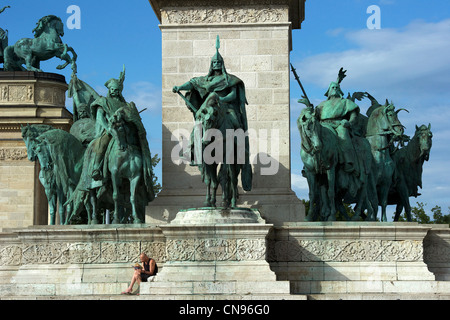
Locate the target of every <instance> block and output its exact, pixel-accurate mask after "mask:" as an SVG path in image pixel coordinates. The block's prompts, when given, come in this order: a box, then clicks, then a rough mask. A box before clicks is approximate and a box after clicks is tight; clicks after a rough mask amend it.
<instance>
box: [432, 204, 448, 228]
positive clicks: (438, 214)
mask: <svg viewBox="0 0 450 320" xmlns="http://www.w3.org/2000/svg"><path fill="white" fill-rule="evenodd" d="M449 211H450V207H449ZM431 212H432V213H433V220H434V221H433V223H436V224H450V214H446V215H443V214H442V209H441V207H440V206H435V207H434V208H433V209H431Z"/></svg>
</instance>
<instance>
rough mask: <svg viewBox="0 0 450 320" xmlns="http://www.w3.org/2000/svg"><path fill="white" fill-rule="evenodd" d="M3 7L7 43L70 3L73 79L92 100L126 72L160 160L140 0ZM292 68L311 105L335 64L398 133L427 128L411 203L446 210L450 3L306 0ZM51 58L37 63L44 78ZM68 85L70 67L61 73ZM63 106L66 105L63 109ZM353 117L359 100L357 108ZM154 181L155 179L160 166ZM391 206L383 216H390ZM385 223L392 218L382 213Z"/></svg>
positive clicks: (294, 111) (155, 61)
mask: <svg viewBox="0 0 450 320" xmlns="http://www.w3.org/2000/svg"><path fill="white" fill-rule="evenodd" d="M4 5H11V8H10V9H7V10H6V11H5V12H4V13H2V14H1V15H0V27H2V28H3V29H8V30H9V39H10V44H11V43H13V42H15V41H17V40H18V39H20V38H25V37H32V32H31V31H32V29H33V28H34V27H35V24H36V22H37V21H38V20H39V19H40V18H41V17H43V16H45V15H48V14H54V15H57V16H59V17H61V18H62V20H63V21H64V22H65V21H66V20H67V19H68V18H69V17H70V15H71V14H69V13H67V8H68V7H69V6H70V5H77V6H79V8H80V9H81V29H73V30H70V29H68V28H66V33H65V36H64V37H63V41H64V42H65V43H67V44H69V45H70V46H72V47H73V48H75V50H76V51H77V53H78V56H79V58H78V77H79V78H80V79H82V80H84V81H86V82H88V83H89V84H90V85H91V86H93V87H94V88H95V89H96V90H97V91H98V92H99V93H100V94H106V89H105V88H104V83H105V82H106V81H107V80H108V79H110V78H112V77H116V78H117V77H118V75H119V73H120V71H121V69H122V65H124V64H125V66H126V82H125V90H124V96H125V97H126V99H127V100H128V101H134V102H136V104H137V105H138V108H139V109H144V108H147V111H145V112H143V113H142V117H143V121H144V124H145V126H146V129H147V132H148V137H149V144H150V148H151V150H152V153H159V154H161V149H162V146H161V143H162V139H161V33H160V30H159V28H158V24H159V22H158V20H157V19H156V16H155V14H154V13H153V10H152V8H151V6H150V4H149V2H148V1H147V0H132V1H126V2H125V1H118V0H110V1H105V0H96V1H92V0H91V1H86V0H78V1H77V0H40V1H31V0H2V1H1V3H0V6H4ZM370 5H377V6H378V7H379V8H380V12H381V15H380V17H381V25H380V26H381V29H378V30H369V29H368V28H367V25H366V21H367V19H368V18H369V17H370V15H371V14H368V13H367V12H366V10H367V8H368V7H369V6H370ZM292 42H293V51H292V52H291V62H292V63H293V64H294V66H295V67H296V68H297V71H298V73H299V75H300V77H301V80H302V82H303V85H304V87H305V89H306V90H307V93H308V96H309V98H310V99H311V100H312V101H313V103H314V104H318V103H319V102H320V101H322V100H324V98H325V97H324V96H323V94H324V92H325V91H326V88H327V87H328V84H329V82H330V81H333V80H334V79H336V75H337V72H338V70H339V68H340V67H344V69H347V70H348V71H347V78H346V79H345V80H344V81H343V82H342V89H343V91H344V92H345V93H347V92H354V91H368V92H369V93H371V94H372V95H373V96H374V97H375V98H377V99H378V100H379V101H384V100H385V99H386V98H388V99H389V100H393V101H394V103H395V104H396V106H397V107H398V108H400V107H402V108H407V109H408V110H409V111H410V113H400V120H401V121H402V123H403V124H404V125H405V126H406V134H408V135H410V136H412V135H413V134H414V128H415V125H416V124H417V125H421V124H428V123H431V126H432V131H433V134H434V137H433V147H432V150H431V157H430V161H429V162H426V163H425V165H424V173H423V189H422V190H421V191H422V196H420V197H419V198H417V199H414V198H412V199H411V203H412V205H415V203H416V201H421V202H424V203H426V204H427V206H426V208H427V209H428V210H429V209H431V208H432V207H433V206H435V205H439V206H441V207H442V209H443V211H444V213H447V208H448V207H449V206H450V197H449V195H450V183H449V181H450V173H449V170H448V164H449V160H448V158H447V157H448V156H449V155H450V153H449V145H450V126H449V125H448V124H449V118H450V102H449V100H448V99H446V93H447V92H448V91H449V89H450V2H448V1H442V0H430V1H420V0H409V1H407V0H342V1H335V0H334V1H333V0H307V1H306V19H305V21H304V22H303V24H302V29H301V30H294V31H293V39H292ZM59 62H60V61H59V60H58V59H53V60H50V61H49V62H44V63H43V64H42V68H43V69H44V70H45V71H48V72H59V71H57V70H56V69H55V67H56V65H58V64H59ZM59 73H62V74H63V75H65V76H66V79H67V81H69V79H70V74H71V70H70V68H67V69H65V70H63V71H62V72H59ZM300 95H301V92H300V89H299V87H298V85H297V83H296V82H295V81H294V79H292V78H291V120H292V126H291V130H292V150H291V153H292V159H291V167H292V188H293V190H294V191H295V192H296V193H297V196H298V197H299V198H301V199H305V198H307V186H306V181H305V179H304V178H302V177H301V175H300V172H301V169H302V166H303V164H302V162H301V159H300V156H299V148H300V138H299V136H298V131H297V128H296V126H295V121H296V118H297V117H298V114H299V112H300V110H301V106H300V105H299V104H298V103H297V102H296V101H297V99H298V98H299V97H300ZM69 105H70V104H69ZM360 106H361V109H362V111H363V112H364V113H365V111H366V109H367V106H368V104H367V101H363V102H361V103H360ZM156 174H157V175H158V177H159V179H161V169H160V166H159V167H158V168H157V170H156ZM392 210H393V208H391V210H390V212H392ZM388 219H391V216H390V215H389V214H388Z"/></svg>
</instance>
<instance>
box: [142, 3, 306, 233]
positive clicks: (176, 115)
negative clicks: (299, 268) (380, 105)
mask: <svg viewBox="0 0 450 320" xmlns="http://www.w3.org/2000/svg"><path fill="white" fill-rule="evenodd" d="M150 3H151V5H152V7H153V9H154V11H155V14H156V15H157V16H158V18H159V20H160V21H161V24H160V29H161V33H162V138H163V145H162V149H163V151H162V191H161V192H160V194H159V195H158V198H157V199H156V200H155V201H154V202H152V203H151V204H150V205H149V207H148V208H147V212H146V222H147V223H164V222H170V221H171V220H172V219H174V218H175V215H176V214H177V213H178V212H179V211H180V210H181V209H184V208H191V207H196V206H201V205H202V203H203V201H204V194H205V192H206V187H205V186H204V184H203V183H202V181H201V178H200V173H199V171H198V168H197V167H190V166H189V165H184V164H180V165H178V164H176V163H174V161H173V160H172V158H173V150H174V148H175V147H176V146H177V145H178V138H179V137H178V135H177V132H180V130H182V131H184V132H188V133H190V131H191V129H192V126H193V118H192V113H191V112H190V111H189V110H188V108H187V107H186V105H185V102H184V101H183V100H182V99H181V98H180V97H179V96H178V95H177V94H174V93H173V92H172V88H173V86H175V85H181V84H183V83H185V82H187V81H189V80H190V79H191V78H193V77H196V76H205V75H206V74H207V73H208V71H209V67H210V61H211V58H212V56H213V55H214V54H215V52H216V49H215V42H216V41H215V40H216V37H217V35H219V37H220V43H221V48H220V53H221V55H222V56H223V58H224V61H225V66H226V69H227V72H228V73H230V74H234V75H235V76H237V77H239V78H240V79H242V80H243V82H244V83H245V88H246V94H247V100H248V105H247V108H246V110H247V118H248V127H249V133H250V149H251V156H250V159H251V160H252V161H253V173H254V175H253V189H252V191H250V192H244V191H243V190H242V188H240V199H239V203H238V205H239V206H242V207H249V208H257V209H258V210H259V211H260V212H261V215H262V216H263V218H264V219H265V220H266V221H267V222H268V223H272V224H275V225H281V224H283V223H285V222H292V221H294V222H295V221H303V219H304V207H303V204H302V203H301V201H300V200H299V199H298V198H297V197H296V195H295V193H294V192H293V191H292V190H291V169H290V168H291V164H290V160H291V159H290V150H291V146H290V125H291V124H290V95H289V91H290V87H289V72H290V71H289V54H290V50H291V31H292V29H295V28H300V24H301V22H302V21H303V18H304V14H303V6H304V1H290V0H278V1H266V0H251V1H250V0H247V1H235V0H231V1H203V0H190V1H175V0H170V1H161V0H150ZM219 192H220V189H219Z"/></svg>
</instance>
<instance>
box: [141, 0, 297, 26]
mask: <svg viewBox="0 0 450 320" xmlns="http://www.w3.org/2000/svg"><path fill="white" fill-rule="evenodd" d="M149 2H150V4H151V6H152V8H153V11H154V12H155V14H156V16H157V17H158V20H159V21H160V22H161V23H164V22H165V20H164V17H163V15H162V11H167V10H186V9H187V8H195V9H196V10H205V9H210V10H220V9H224V10H230V9H234V10H238V11H239V10H248V9H251V8H262V7H266V8H267V9H271V8H274V7H280V6H284V7H287V8H288V12H289V13H288V21H290V22H291V23H292V28H293V29H300V27H301V23H302V22H303V20H304V19H305V0H247V1H245V3H244V4H243V1H238V0H215V1H211V0H186V1H184V0H183V1H181V0H149ZM253 19H254V17H253ZM166 22H167V21H166ZM222 22H223V21H222Z"/></svg>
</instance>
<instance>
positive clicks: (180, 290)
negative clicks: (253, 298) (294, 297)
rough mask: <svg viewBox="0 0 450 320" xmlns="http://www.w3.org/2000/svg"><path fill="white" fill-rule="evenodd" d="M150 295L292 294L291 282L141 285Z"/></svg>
mask: <svg viewBox="0 0 450 320" xmlns="http://www.w3.org/2000/svg"><path fill="white" fill-rule="evenodd" d="M140 292H141V294H150V295H157V296H160V295H174V294H175V295H180V294H181V295H183V294H187V295H189V294H190V295H196V294H200V295H218V294H221V295H224V294H225V295H227V294H228V295H250V294H265V295H272V294H285V295H289V294H290V284H289V281H258V282H255V281H179V282H178V281H153V282H146V283H142V284H141V288H140Z"/></svg>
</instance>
